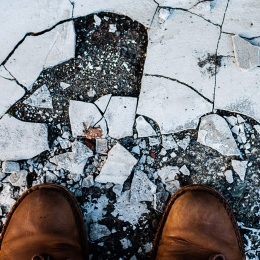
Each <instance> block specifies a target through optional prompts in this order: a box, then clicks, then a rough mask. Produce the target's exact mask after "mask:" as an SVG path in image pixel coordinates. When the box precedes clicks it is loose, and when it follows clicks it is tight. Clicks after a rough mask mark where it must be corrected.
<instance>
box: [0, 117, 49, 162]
mask: <svg viewBox="0 0 260 260" xmlns="http://www.w3.org/2000/svg"><path fill="white" fill-rule="evenodd" d="M46 150H49V145H48V131H47V127H46V125H45V124H39V123H28V122H23V121H20V120H17V119H16V118H14V117H12V116H10V115H5V116H3V118H2V119H1V120H0V160H1V161H7V160H25V159H29V158H32V157H34V156H36V155H38V154H40V153H41V152H43V151H46Z"/></svg>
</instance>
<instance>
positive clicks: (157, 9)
mask: <svg viewBox="0 0 260 260" xmlns="http://www.w3.org/2000/svg"><path fill="white" fill-rule="evenodd" d="M154 2H155V3H156V4H157V8H156V10H155V12H154V15H153V18H152V20H151V23H150V27H152V24H153V21H154V19H155V15H156V14H157V12H158V11H159V9H160V6H159V4H158V3H157V2H156V1H155V0H154Z"/></svg>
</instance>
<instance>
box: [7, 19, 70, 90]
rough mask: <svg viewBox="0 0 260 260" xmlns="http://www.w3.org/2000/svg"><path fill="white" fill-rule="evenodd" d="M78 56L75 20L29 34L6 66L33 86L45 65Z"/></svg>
mask: <svg viewBox="0 0 260 260" xmlns="http://www.w3.org/2000/svg"><path fill="white" fill-rule="evenodd" d="M19 40H20V39H19ZM74 56H75V32H74V25H73V22H72V21H71V22H67V23H63V24H60V25H58V26H56V27H55V28H54V29H52V30H51V31H49V32H46V33H44V34H42V35H39V36H27V37H26V38H25V40H24V41H23V42H22V44H21V45H20V46H19V47H18V48H17V49H16V50H15V52H14V53H13V55H12V56H11V57H10V58H9V60H8V61H7V62H6V64H5V66H6V68H7V70H8V71H10V73H11V74H12V75H13V76H14V77H15V78H16V79H17V80H18V82H19V83H21V84H22V85H24V86H25V87H26V88H27V89H31V86H32V84H33V83H34V81H35V80H36V79H37V77H38V76H39V74H40V73H41V71H42V70H43V68H49V67H52V66H55V65H57V64H59V63H61V62H64V61H66V60H68V59H70V58H73V57H74Z"/></svg>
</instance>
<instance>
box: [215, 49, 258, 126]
mask: <svg viewBox="0 0 260 260" xmlns="http://www.w3.org/2000/svg"><path fill="white" fill-rule="evenodd" d="M219 55H221V53H219ZM221 62H222V66H221V67H220V68H219V72H218V74H217V76H216V95H215V106H214V108H215V109H220V110H227V111H230V112H236V113H240V114H244V115H247V116H249V117H252V118H254V119H255V120H257V121H258V122H260V103H259V98H258V95H252V93H258V91H259V88H258V83H259V77H260V69H259V68H255V69H252V70H250V71H248V72H247V73H243V72H242V71H241V70H240V69H238V67H237V66H236V61H235V58H234V57H223V58H222V61H221ZM227 86H228V87H227Z"/></svg>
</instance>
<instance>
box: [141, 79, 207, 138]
mask: <svg viewBox="0 0 260 260" xmlns="http://www.w3.org/2000/svg"><path fill="white" fill-rule="evenodd" d="M177 109H178V113H173V111H175V110H177ZM211 110H212V104H211V103H209V102H208V101H206V100H205V99H204V98H202V97H201V96H200V95H199V94H197V93H196V92H195V91H193V90H192V89H190V88H189V87H186V86H184V85H182V84H179V83H178V82H175V81H171V80H168V79H165V78H158V77H151V76H144V77H143V80H142V88H141V94H140V97H139V103H138V108H137V113H138V114H140V115H144V116H147V117H149V118H151V119H153V120H154V121H156V122H157V124H158V125H159V127H160V130H161V133H162V134H170V133H176V132H179V131H183V130H187V129H195V128H196V127H197V125H198V122H199V118H200V117H201V116H202V115H203V114H206V113H209V112H210V111H211Z"/></svg>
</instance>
